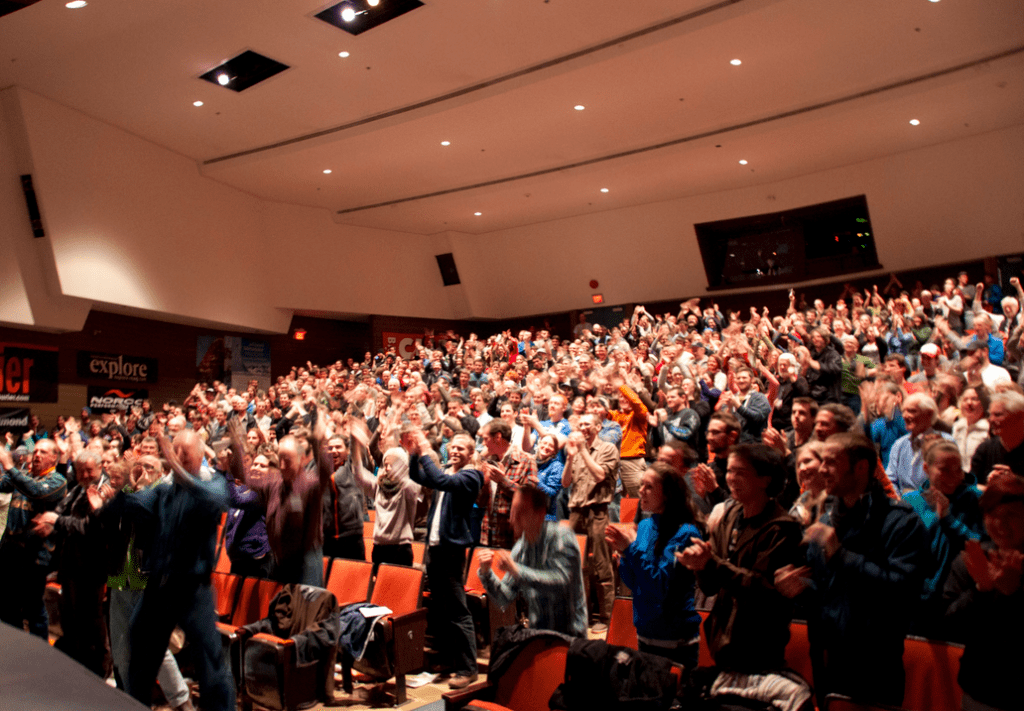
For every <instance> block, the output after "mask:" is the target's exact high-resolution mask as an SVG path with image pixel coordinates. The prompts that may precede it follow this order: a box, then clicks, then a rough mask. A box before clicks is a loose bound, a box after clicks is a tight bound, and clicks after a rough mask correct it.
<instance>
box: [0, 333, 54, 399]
mask: <svg viewBox="0 0 1024 711" xmlns="http://www.w3.org/2000/svg"><path fill="white" fill-rule="evenodd" d="M58 373H59V371H58V369H57V349H56V348H48V347H46V346H26V345H22V344H20V343H0V402H57V383H58V382H60V379H59V377H58Z"/></svg>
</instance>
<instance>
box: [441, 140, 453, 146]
mask: <svg viewBox="0 0 1024 711" xmlns="http://www.w3.org/2000/svg"><path fill="white" fill-rule="evenodd" d="M451 144H452V142H451V141H441V145H442V146H450V145H451Z"/></svg>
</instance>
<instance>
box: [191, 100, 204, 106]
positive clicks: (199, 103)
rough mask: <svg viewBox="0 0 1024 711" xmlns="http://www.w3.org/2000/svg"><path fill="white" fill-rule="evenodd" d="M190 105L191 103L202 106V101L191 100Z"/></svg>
mask: <svg viewBox="0 0 1024 711" xmlns="http://www.w3.org/2000/svg"><path fill="white" fill-rule="evenodd" d="M192 105H193V106H202V105H203V102H202V101H193V102H192Z"/></svg>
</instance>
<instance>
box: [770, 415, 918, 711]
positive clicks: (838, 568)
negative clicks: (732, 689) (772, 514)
mask: <svg viewBox="0 0 1024 711" xmlns="http://www.w3.org/2000/svg"><path fill="white" fill-rule="evenodd" d="M877 462H878V454H877V453H876V451H875V448H874V445H872V444H871V441H870V440H868V439H867V438H866V437H864V436H863V435H860V434H854V433H850V432H842V433H839V434H834V435H832V436H831V437H829V438H828V440H827V441H826V442H825V452H824V459H823V461H822V464H821V472H822V473H823V474H824V475H825V480H826V488H827V490H828V494H829V498H828V500H827V501H826V503H825V513H824V514H823V515H822V517H821V519H820V520H819V521H818V522H817V523H814V524H812V525H811V526H810V527H808V529H807V530H806V532H805V534H804V539H805V540H806V541H808V542H809V543H810V545H809V546H808V549H807V563H808V565H807V566H805V567H802V568H796V569H794V568H793V567H792V566H785V567H784V568H780V569H779V570H778V571H777V572H776V574H775V586H776V589H777V590H778V591H779V592H781V593H782V594H783V595H786V596H787V597H794V596H796V595H798V594H799V593H801V592H803V590H804V589H805V588H807V587H808V584H809V585H810V588H811V589H810V590H808V592H807V595H806V598H807V599H805V600H804V602H805V603H806V610H807V632H808V637H809V639H810V643H811V664H812V668H813V670H814V686H815V687H816V692H817V694H818V700H819V705H820V706H821V707H822V708H824V706H825V703H824V702H825V697H826V696H827V695H828V694H830V693H838V694H844V695H846V696H851V697H854V698H855V699H858V700H864V701H872V702H881V703H885V704H893V705H896V706H898V705H900V702H902V700H903V687H904V684H905V674H904V670H903V640H904V638H905V637H906V635H907V632H908V631H909V629H910V625H911V623H912V622H913V621H914V619H915V617H916V616H917V614H918V612H919V611H920V609H921V591H922V588H923V583H924V578H925V575H926V574H927V573H928V571H929V569H930V565H931V564H930V549H929V546H928V539H927V534H926V531H925V528H924V524H922V523H921V519H920V518H918V516H917V514H915V513H914V512H913V510H911V508H910V507H909V506H907V505H905V504H902V503H899V502H896V501H893V500H892V499H889V498H888V497H887V496H886V495H885V493H884V491H883V490H882V488H881V486H880V485H879V483H878V481H877V480H876V479H875V476H874V473H875V468H876V466H877ZM808 578H810V581H808V580H807V579H808Z"/></svg>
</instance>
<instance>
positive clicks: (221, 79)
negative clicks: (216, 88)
mask: <svg viewBox="0 0 1024 711" xmlns="http://www.w3.org/2000/svg"><path fill="white" fill-rule="evenodd" d="M230 81H231V77H229V76H228V75H227V74H218V75H217V83H218V84H220V85H221V86H227V85H228V82H230Z"/></svg>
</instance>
